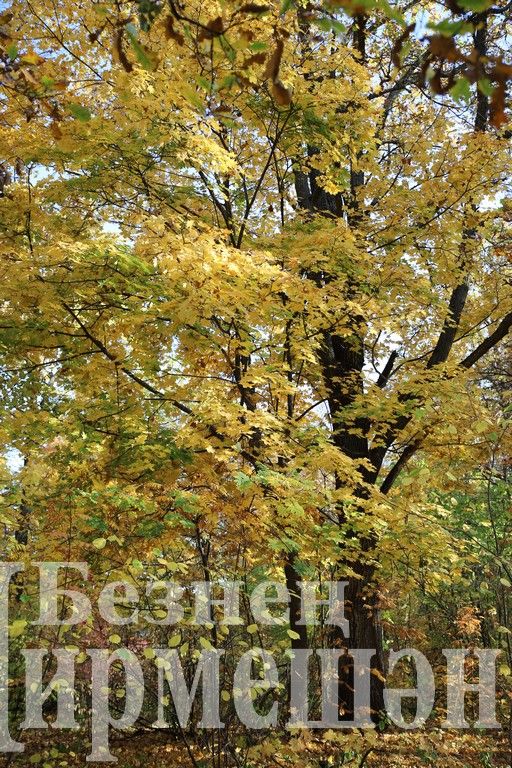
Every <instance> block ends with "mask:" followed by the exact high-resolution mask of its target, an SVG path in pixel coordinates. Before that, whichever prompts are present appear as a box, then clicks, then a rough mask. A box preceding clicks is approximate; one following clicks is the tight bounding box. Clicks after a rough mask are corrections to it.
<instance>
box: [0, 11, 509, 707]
mask: <svg viewBox="0 0 512 768" xmlns="http://www.w3.org/2000/svg"><path fill="white" fill-rule="evenodd" d="M418 5H419V6H421V8H420V10H421V11H422V12H423V13H425V14H427V13H430V14H431V15H432V18H433V20H434V21H433V24H434V29H433V35H432V36H431V38H430V43H429V46H430V48H429V52H428V53H427V54H426V53H425V43H424V41H423V40H422V37H421V35H415V34H413V32H412V29H411V28H410V25H411V24H412V22H411V21H410V20H409V19H408V18H407V9H400V8H399V7H397V8H396V9H395V8H393V7H391V6H388V5H386V6H384V5H383V4H376V5H374V6H371V7H369V8H368V10H366V9H365V8H364V7H362V6H359V5H358V6H357V7H354V8H353V9H352V10H353V11H354V15H353V16H351V15H349V14H346V13H342V9H340V8H339V7H338V6H336V5H329V6H327V5H326V6H325V7H324V6H322V7H321V8H319V9H317V8H314V7H313V6H311V5H310V4H301V3H297V4H291V3H290V4H285V6H283V7H282V6H281V5H280V4H277V5H276V4H274V3H270V4H269V5H268V6H267V5H265V6H263V5H258V4H245V5H243V4H242V5H238V4H236V3H233V2H225V3H218V4H217V3H212V4H208V5H205V4H201V3H196V2H185V3H183V4H181V5H180V6H178V5H177V4H175V3H170V4H169V7H167V6H166V7H165V8H159V7H156V6H153V5H151V4H149V5H147V6H145V5H143V4H136V3H118V4H116V5H115V6H107V5H104V4H101V3H90V4H89V3H87V4H76V3H68V2H64V1H63V0H62V1H61V2H55V3H53V4H52V6H51V7H49V6H48V3H47V2H43V1H42V0H41V1H39V0H34V1H33V2H29V1H28V0H19V2H13V3H11V4H10V6H9V10H8V11H4V15H3V26H2V30H3V31H2V35H3V37H2V55H3V62H4V79H3V83H2V94H3V100H2V106H1V119H2V139H3V157H4V162H3V165H2V169H3V170H2V183H1V187H2V199H1V205H0V223H1V228H2V241H1V269H2V283H1V287H0V292H1V305H0V306H1V316H0V345H1V357H2V368H1V375H2V379H3V394H2V410H3V424H2V435H3V438H4V444H5V445H6V446H9V447H10V448H11V449H16V450H17V451H18V452H19V454H20V456H21V457H22V458H23V461H24V466H23V468H22V469H21V470H20V471H18V472H17V473H14V475H13V473H12V472H11V471H10V470H9V467H8V466H7V467H6V468H5V470H4V476H5V482H6V487H7V489H8V490H7V492H6V494H4V499H3V501H4V510H5V512H4V513H3V514H4V518H3V520H4V523H5V525H7V526H8V528H9V530H14V531H15V532H16V533H15V535H14V537H13V538H12V540H11V541H10V543H9V544H8V546H7V550H8V552H9V553H10V554H15V553H16V556H18V557H20V556H21V555H20V552H21V553H24V556H26V557H32V559H34V556H35V555H36V554H37V555H38V556H40V559H49V557H50V556H51V557H52V558H54V559H61V560H81V559H84V558H85V559H86V560H88V561H90V562H91V565H92V566H93V567H94V569H96V570H97V572H98V573H104V572H106V571H107V570H108V569H112V568H114V569H119V571H126V570H128V571H130V572H134V571H135V572H139V571H140V570H141V569H142V567H143V566H144V565H146V564H147V563H148V562H150V561H151V559H154V558H155V556H157V557H159V558H160V559H161V560H162V561H163V562H162V563H161V566H162V568H163V570H164V572H165V569H166V568H169V569H170V570H171V572H173V573H176V572H177V571H178V572H179V567H180V566H181V567H182V568H183V569H185V570H187V569H188V571H189V572H191V571H192V572H193V573H195V574H198V575H200V576H201V577H204V578H205V580H208V581H209V580H213V579H214V578H215V577H219V576H223V575H225V574H226V573H229V574H234V575H235V576H237V577H238V576H240V575H244V578H246V579H247V578H249V580H251V579H252V580H254V579H255V578H256V576H257V574H258V569H260V572H261V570H264V571H265V572H267V573H270V574H280V573H281V572H283V573H284V575H285V579H286V583H287V585H288V587H289V588H290V590H291V592H292V595H293V596H295V595H296V593H297V591H298V588H299V585H300V581H301V579H302V577H303V576H304V575H305V574H313V575H315V576H317V577H318V576H319V577H321V578H323V579H325V578H328V577H334V578H339V579H345V578H346V579H347V580H348V582H349V584H348V589H347V602H348V606H349V608H348V615H349V619H350V629H351V632H350V646H351V647H352V648H375V649H376V651H377V653H376V657H375V659H374V671H375V674H374V675H373V678H372V697H373V698H372V703H373V708H374V710H375V712H378V711H380V710H381V709H382V708H383V707H382V690H383V686H382V683H383V679H384V675H385V671H386V668H385V659H384V652H383V651H384V646H383V637H382V622H381V618H380V607H381V603H382V599H383V592H384V586H385V584H384V582H385V580H386V575H387V574H389V573H390V572H391V571H392V566H393V562H394V558H395V556H396V551H397V547H398V546H399V545H401V544H400V542H403V541H407V546H406V549H407V555H408V557H409V558H410V562H413V563H420V562H421V563H422V567H425V564H426V563H428V564H429V565H430V567H431V568H432V571H433V572H436V573H438V574H439V572H440V571H442V568H443V567H445V566H446V567H450V566H449V564H450V563H451V566H452V567H455V566H454V564H455V565H458V563H459V552H458V551H457V548H456V546H454V543H453V541H452V539H451V537H450V536H449V535H443V533H440V531H439V529H438V528H436V527H435V526H434V527H433V526H432V520H435V519H436V514H437V512H438V506H436V505H435V504H434V502H433V501H432V497H431V495H430V494H431V491H432V490H433V489H434V488H436V489H439V491H440V492H441V491H446V490H450V489H451V488H453V487H456V486H457V476H462V475H463V472H464V471H468V469H469V468H471V467H474V466H477V465H478V463H479V462H480V461H481V460H482V456H483V455H484V453H485V451H486V450H487V448H488V444H489V442H492V441H493V440H494V439H495V438H494V437H493V435H495V433H496V434H497V431H498V428H499V425H500V424H502V420H503V419H504V416H503V413H502V412H500V411H499V409H496V408H495V407H493V406H492V405H490V404H489V402H488V401H487V399H486V397H485V394H486V387H485V381H486V372H485V366H486V364H487V361H488V358H489V356H490V354H491V353H494V354H496V350H499V349H500V348H501V347H500V345H502V344H503V343H504V341H506V338H507V335H508V334H509V331H510V327H511V326H512V292H511V289H510V211H511V206H510V198H509V167H510V129H509V127H508V124H507V116H506V111H505V102H504V93H505V84H506V81H507V79H508V77H509V74H510V73H509V68H507V67H508V65H507V64H506V63H505V62H504V60H503V50H502V49H503V48H504V47H505V45H506V36H507V35H508V34H509V29H508V25H509V22H508V20H507V17H506V9H505V7H503V8H501V7H499V6H497V7H491V5H490V4H486V3H477V4H475V7H473V6H472V5H471V4H469V3H465V4H461V7H463V8H464V9H466V11H465V12H466V15H467V14H469V15H470V16H471V18H470V19H469V18H465V19H464V23H465V24H466V25H467V26H466V28H462V27H458V28H451V27H449V28H446V25H445V27H441V28H440V29H439V24H442V18H441V17H442V14H443V13H444V12H443V11H442V10H441V8H440V7H439V6H436V5H435V4H431V3H427V2H425V3H420V4H418ZM457 7H458V6H457ZM348 10H350V8H349V9H348ZM157 11H158V12H157ZM452 11H453V8H452ZM457 12H458V13H459V16H460V15H461V11H460V8H459V10H458V11H457ZM398 13H399V14H400V17H399V18H398V17H397V14H398ZM475 14H476V15H475ZM397 18H398V21H397ZM453 23H458V22H453ZM436 25H437V28H436ZM468 25H469V26H468ZM455 33H456V34H459V35H462V41H461V42H460V43H458V45H459V46H460V47H458V48H456V47H455V42H454V39H453V37H452V34H455ZM464 35H465V36H466V37H464ZM461 51H462V53H461ZM446 61H447V62H450V66H451V67H452V68H451V69H450V71H449V72H448V71H445V70H444V69H443V66H444V63H446ZM440 62H441V63H440ZM443 62H444V63H443ZM438 65H439V67H440V68H438V69H436V67H437V66H438ZM491 65H492V66H495V68H494V69H493V68H492V66H491ZM429 67H430V70H429ZM486 67H487V69H486ZM426 75H429V76H430V80H431V82H432V85H433V91H432V90H429V89H428V87H426V85H425V76H426ZM470 82H471V83H474V84H475V86H474V87H473V88H471V87H470ZM448 90H450V91H451V94H449V95H446V92H447V91H448ZM500 420H501V421H500ZM155 552H156V553H157V555H155ZM297 610H298V604H297V599H296V597H293V598H292V611H291V613H292V615H291V635H290V636H289V637H288V639H287V641H286V642H289V641H290V640H291V645H292V647H293V648H301V647H306V644H307V636H306V629H305V627H302V626H300V625H298V624H297ZM336 642H338V643H341V644H343V643H345V642H346V640H345V638H343V637H338V638H336ZM347 675H348V677H347V678H346V679H343V680H342V681H341V686H340V704H341V705H342V706H343V707H344V708H345V709H346V710H350V706H351V704H350V693H349V691H350V670H348V672H347Z"/></svg>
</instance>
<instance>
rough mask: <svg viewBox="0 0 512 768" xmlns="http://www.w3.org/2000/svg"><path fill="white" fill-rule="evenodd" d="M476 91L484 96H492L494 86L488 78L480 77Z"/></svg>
mask: <svg viewBox="0 0 512 768" xmlns="http://www.w3.org/2000/svg"><path fill="white" fill-rule="evenodd" d="M478 90H479V91H480V92H481V93H483V95H484V96H492V94H493V93H494V85H493V84H492V83H491V81H490V80H489V78H488V77H482V78H480V80H479V81H478Z"/></svg>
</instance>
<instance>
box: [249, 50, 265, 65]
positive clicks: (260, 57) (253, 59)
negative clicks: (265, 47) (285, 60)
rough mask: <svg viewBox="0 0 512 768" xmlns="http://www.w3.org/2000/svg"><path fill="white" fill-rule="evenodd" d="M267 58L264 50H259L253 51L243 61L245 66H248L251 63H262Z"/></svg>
mask: <svg viewBox="0 0 512 768" xmlns="http://www.w3.org/2000/svg"><path fill="white" fill-rule="evenodd" d="M266 58H267V54H266V53H265V52H264V51H260V53H254V54H253V55H252V56H249V58H247V59H246V60H245V62H244V66H245V67H250V66H251V64H264V63H265V60H266Z"/></svg>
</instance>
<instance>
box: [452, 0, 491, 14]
mask: <svg viewBox="0 0 512 768" xmlns="http://www.w3.org/2000/svg"><path fill="white" fill-rule="evenodd" d="M457 5H460V6H461V8H464V9H465V10H466V11H474V12H475V13H481V12H482V11H486V10H487V8H490V6H491V2H490V0H457Z"/></svg>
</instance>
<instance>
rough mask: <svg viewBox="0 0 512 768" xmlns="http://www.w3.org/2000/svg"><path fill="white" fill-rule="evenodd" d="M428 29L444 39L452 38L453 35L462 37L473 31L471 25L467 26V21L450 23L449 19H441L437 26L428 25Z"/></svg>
mask: <svg viewBox="0 0 512 768" xmlns="http://www.w3.org/2000/svg"><path fill="white" fill-rule="evenodd" d="M428 26H429V28H430V29H433V30H434V31H435V32H439V34H440V35H443V36H444V37H453V36H454V35H463V34H465V33H466V32H472V31H473V25H472V24H468V22H467V21H451V19H443V21H440V22H439V23H438V24H429V25H428Z"/></svg>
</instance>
